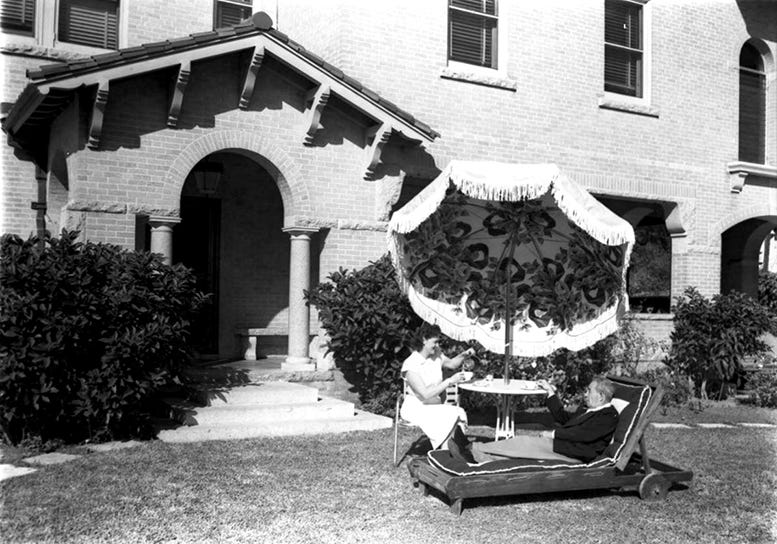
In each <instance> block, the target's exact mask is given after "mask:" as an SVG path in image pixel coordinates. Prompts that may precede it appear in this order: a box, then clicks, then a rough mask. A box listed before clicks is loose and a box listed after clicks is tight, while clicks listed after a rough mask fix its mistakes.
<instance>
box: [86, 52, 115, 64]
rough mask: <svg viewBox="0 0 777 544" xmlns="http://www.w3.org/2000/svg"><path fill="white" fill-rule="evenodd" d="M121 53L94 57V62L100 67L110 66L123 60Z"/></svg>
mask: <svg viewBox="0 0 777 544" xmlns="http://www.w3.org/2000/svg"><path fill="white" fill-rule="evenodd" d="M121 58H122V57H121V53H119V52H118V51H111V52H110V53H102V54H100V55H95V56H93V57H92V60H94V61H95V62H96V63H97V64H99V65H100V66H103V65H105V64H110V63H112V62H116V61H119V60H121Z"/></svg>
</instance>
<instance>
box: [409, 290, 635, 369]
mask: <svg viewBox="0 0 777 544" xmlns="http://www.w3.org/2000/svg"><path fill="white" fill-rule="evenodd" d="M400 285H402V289H403V291H404V292H405V293H406V294H407V295H408V298H409V300H410V305H411V306H412V308H413V311H414V312H415V313H416V314H417V315H418V317H420V318H421V319H423V320H424V321H426V322H427V323H430V324H432V325H437V326H438V327H439V328H440V330H441V331H442V332H443V333H444V334H445V335H446V336H448V337H450V338H452V339H454V340H457V341H459V342H466V341H469V340H476V341H477V342H479V343H480V344H481V345H482V346H483V347H484V348H486V349H487V350H489V351H491V352H492V353H497V354H498V353H504V340H503V339H502V338H501V337H500V338H495V336H494V335H489V334H488V333H487V332H486V326H483V325H477V324H473V325H463V324H457V323H452V322H451V321H450V319H447V318H445V317H443V316H442V315H441V313H440V311H439V309H435V308H433V307H430V306H428V305H427V304H426V302H425V300H424V299H426V297H425V296H424V295H421V294H420V293H418V292H417V291H416V290H415V289H414V288H413V287H412V286H408V284H407V282H403V281H401V280H400ZM406 286H407V288H406ZM426 300H429V301H431V299H426ZM624 303H625V304H626V305H627V304H628V301H627V298H624V299H619V300H618V301H616V302H615V304H613V305H612V306H610V307H608V308H606V309H605V310H604V312H602V314H601V315H600V316H599V317H598V318H596V319H594V320H593V321H590V322H588V323H586V324H584V325H582V326H577V327H573V328H572V329H571V330H569V331H565V332H564V333H561V334H558V335H557V336H555V337H553V338H551V339H547V338H545V339H543V340H542V342H534V341H529V340H527V339H526V335H525V333H521V332H515V333H514V334H513V342H512V353H513V355H515V356H520V357H544V356H547V355H550V354H551V353H553V352H554V351H556V350H557V349H561V348H566V349H568V350H570V351H580V350H581V349H584V348H587V347H590V346H592V345H593V344H595V343H596V342H598V341H599V340H602V339H603V338H606V337H607V336H609V335H611V334H612V333H614V332H616V331H617V330H618V328H619V323H618V321H619V318H620V315H621V313H622V305H623V304H624ZM434 304H442V303H439V302H436V301H434Z"/></svg>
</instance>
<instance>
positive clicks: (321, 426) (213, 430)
mask: <svg viewBox="0 0 777 544" xmlns="http://www.w3.org/2000/svg"><path fill="white" fill-rule="evenodd" d="M392 424H393V420H392V419H391V418H388V417H385V416H379V415H375V414H371V413H369V412H363V411H361V410H355V412H354V415H352V416H350V417H346V418H342V417H337V418H329V419H314V420H289V421H266V422H261V423H256V424H251V425H246V424H243V423H234V424H229V425H220V424H219V425H195V426H192V427H179V428H177V429H168V430H162V431H160V432H159V435H158V438H159V439H160V440H161V441H163V442H178V443H180V442H204V441H210V440H237V439H244V438H259V437H267V436H293V435H308V434H324V433H343V432H349V431H374V430H378V429H388V428H390V427H391V426H392Z"/></svg>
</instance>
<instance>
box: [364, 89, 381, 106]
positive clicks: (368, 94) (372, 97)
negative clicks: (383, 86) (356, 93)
mask: <svg viewBox="0 0 777 544" xmlns="http://www.w3.org/2000/svg"><path fill="white" fill-rule="evenodd" d="M362 93H364V95H365V96H366V97H367V98H369V99H370V100H373V101H375V102H379V101H380V96H379V95H378V93H376V92H375V91H373V90H372V89H368V88H367V87H362Z"/></svg>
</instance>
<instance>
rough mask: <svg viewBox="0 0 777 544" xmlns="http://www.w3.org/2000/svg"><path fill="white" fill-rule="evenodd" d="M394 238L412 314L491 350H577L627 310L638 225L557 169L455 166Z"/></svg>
mask: <svg viewBox="0 0 777 544" xmlns="http://www.w3.org/2000/svg"><path fill="white" fill-rule="evenodd" d="M388 234H389V250H390V252H391V255H392V258H393V261H394V265H395V267H396V269H397V271H398V276H399V281H400V284H401V286H402V289H403V290H404V291H405V292H406V293H407V295H408V297H409V298H410V303H411V305H412V307H413V309H414V310H415V312H416V313H417V314H418V315H419V316H420V317H421V318H423V319H424V320H425V321H427V322H430V323H435V324H437V325H438V326H439V327H440V329H441V330H442V331H443V332H444V333H445V334H447V335H448V336H450V337H452V338H455V339H458V340H477V341H478V342H480V343H481V344H482V345H483V346H484V347H485V348H486V349H488V350H490V351H492V352H495V353H504V354H505V355H509V354H513V355H522V356H535V357H536V356H542V355H548V354H549V353H551V352H553V351H554V350H556V349H558V348H562V347H564V348H568V349H571V350H579V349H582V348H584V347H587V346H590V345H591V344H593V343H595V342H596V341H597V340H600V339H601V338H604V337H605V336H607V335H609V334H611V333H613V332H614V331H615V330H616V329H617V328H618V323H617V317H618V315H619V313H620V312H619V310H620V311H622V310H623V309H624V308H626V307H627V306H628V299H627V296H626V293H625V288H624V286H625V277H626V268H627V266H628V261H629V255H630V253H631V247H632V245H633V243H634V231H633V229H632V228H631V225H629V223H628V222H626V221H625V220H623V219H621V218H620V217H618V216H617V215H615V214H614V213H612V212H611V211H610V210H609V209H607V208H606V207H605V206H604V205H602V204H601V203H600V202H599V201H597V200H596V199H595V198H593V197H592V196H591V195H590V194H589V193H588V192H586V191H585V190H584V189H583V188H581V187H580V186H579V185H577V184H576V183H574V182H573V181H572V180H570V179H569V178H567V177H566V176H565V175H564V174H563V173H561V172H560V171H559V169H558V168H557V167H556V166H555V165H552V164H537V165H517V164H504V163H495V162H464V161H453V162H451V164H450V165H449V166H448V167H447V168H446V169H445V170H444V171H443V172H442V173H441V174H440V175H439V176H438V177H437V179H435V180H434V181H433V182H432V183H431V184H430V185H429V186H428V187H426V188H425V189H424V190H423V191H422V192H421V193H419V194H418V196H416V197H415V198H414V199H413V200H411V201H410V202H409V203H408V204H407V205H405V206H404V207H403V208H402V209H400V210H399V211H397V212H396V213H395V214H394V215H393V217H392V219H391V222H390V223H389V233H388ZM508 318H509V326H508V327H505V324H506V323H507V322H508ZM505 378H506V379H507V374H505Z"/></svg>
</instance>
